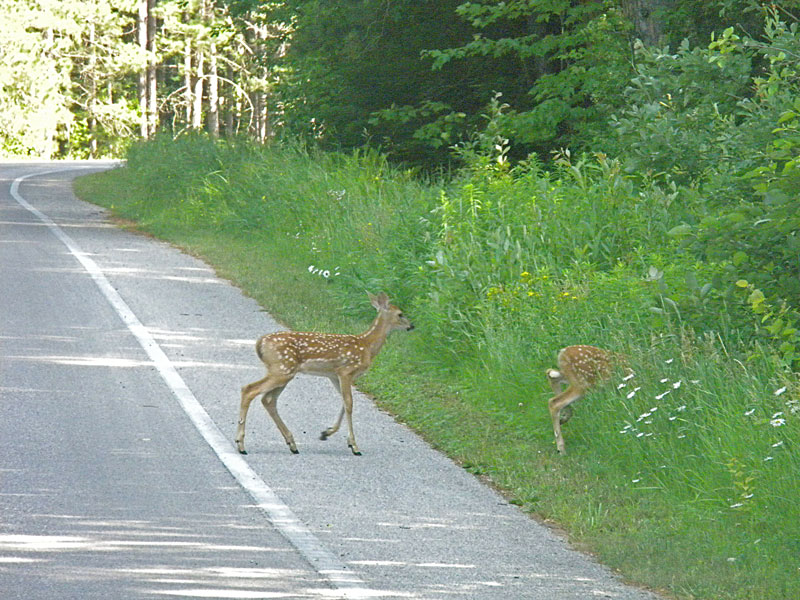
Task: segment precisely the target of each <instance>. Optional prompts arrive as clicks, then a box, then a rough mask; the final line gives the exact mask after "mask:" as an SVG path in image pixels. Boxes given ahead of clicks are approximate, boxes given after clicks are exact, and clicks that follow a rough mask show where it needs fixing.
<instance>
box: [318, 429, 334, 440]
mask: <svg viewBox="0 0 800 600" xmlns="http://www.w3.org/2000/svg"><path fill="white" fill-rule="evenodd" d="M330 435H331V434H330V433H328V430H327V429H326V430H325V431H323V432H322V433H320V434H319V439H321V440H322V441H323V442H324V441H325V440H327V439H328V438H329V437H330Z"/></svg>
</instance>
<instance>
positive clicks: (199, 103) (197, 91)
mask: <svg viewBox="0 0 800 600" xmlns="http://www.w3.org/2000/svg"><path fill="white" fill-rule="evenodd" d="M203 63H204V58H203V53H202V51H201V50H200V49H199V48H198V49H197V72H196V73H195V77H196V78H197V79H195V82H194V107H193V108H192V127H194V128H195V129H202V128H203V68H204V64H203Z"/></svg>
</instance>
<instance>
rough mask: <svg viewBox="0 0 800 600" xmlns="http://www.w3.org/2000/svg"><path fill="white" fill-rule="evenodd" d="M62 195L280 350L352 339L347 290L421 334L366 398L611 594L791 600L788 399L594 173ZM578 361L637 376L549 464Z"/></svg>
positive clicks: (368, 166) (796, 444)
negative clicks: (291, 340)
mask: <svg viewBox="0 0 800 600" xmlns="http://www.w3.org/2000/svg"><path fill="white" fill-rule="evenodd" d="M76 188H77V191H78V193H79V195H80V196H81V197H82V198H85V199H87V200H90V201H92V202H96V203H98V204H101V205H104V206H107V207H110V208H111V209H112V210H113V212H114V213H115V214H116V215H118V216H119V217H121V218H124V219H129V220H132V221H134V222H135V223H136V227H137V228H139V229H141V230H143V231H147V232H150V233H152V234H154V235H156V236H158V237H161V238H164V239H167V240H169V241H171V242H173V243H175V244H177V245H179V246H181V247H184V248H186V249H188V250H189V251H191V252H193V253H196V254H198V255H200V256H203V257H205V258H206V259H207V260H208V261H209V262H210V263H211V264H213V265H215V267H216V268H217V269H218V271H219V273H220V274H221V275H223V276H224V277H227V278H229V279H231V280H232V281H234V282H235V283H236V284H237V285H239V286H240V287H241V288H243V289H244V290H246V292H247V293H248V294H250V295H252V296H253V297H254V298H256V299H257V300H258V301H259V302H260V303H261V304H262V306H264V307H265V308H266V309H268V310H269V311H270V312H271V313H272V314H274V315H275V316H276V317H277V318H278V319H280V320H282V321H283V322H285V323H286V324H287V325H288V326H290V327H292V328H294V329H312V330H320V331H351V332H358V331H361V330H362V329H363V328H364V327H365V326H366V324H367V323H368V322H369V320H370V319H371V318H372V314H373V313H372V308H371V307H370V306H369V304H368V302H367V299H366V296H365V294H364V291H365V290H371V291H378V290H385V291H387V292H388V293H389V294H390V296H392V298H393V300H394V301H395V302H396V303H397V304H398V305H400V306H401V307H403V309H404V310H405V312H406V313H408V314H409V315H410V316H411V317H412V319H413V320H414V322H415V325H416V326H417V328H416V330H415V332H414V333H413V334H410V335H403V336H400V335H397V336H394V337H393V338H392V339H391V340H390V342H389V343H388V344H387V346H386V348H385V349H384V351H383V353H382V354H381V356H380V357H379V359H378V361H377V363H376V365H375V367H374V368H373V370H372V371H371V372H370V373H368V374H367V375H366V376H365V377H364V378H363V380H362V382H361V387H362V389H365V390H366V391H369V392H371V393H374V394H375V395H376V398H377V401H378V402H379V403H380V404H381V405H382V406H384V407H386V408H387V409H389V410H391V411H392V412H394V413H395V414H396V415H397V416H398V418H399V419H401V420H403V421H405V422H407V423H409V424H410V425H411V426H412V427H414V428H415V429H416V430H418V431H419V432H421V433H422V434H423V435H424V436H425V437H426V438H427V439H428V440H429V441H430V442H431V443H432V444H434V445H435V446H437V447H439V448H441V449H442V450H444V451H445V452H447V453H448V454H449V455H451V456H453V457H454V458H455V459H457V460H458V461H460V462H461V464H463V465H464V467H465V468H467V469H469V470H470V471H472V472H474V473H476V474H482V475H485V476H488V477H489V478H491V480H492V481H493V482H494V483H495V484H496V485H498V486H500V487H501V488H502V489H504V490H506V493H507V494H508V496H509V497H510V498H511V499H512V501H514V502H516V503H518V504H520V505H522V506H523V507H524V508H525V509H526V510H529V511H532V512H534V513H535V514H537V515H539V516H540V517H543V518H545V519H548V520H552V521H554V522H557V523H558V524H559V525H560V526H561V527H563V528H564V529H565V530H566V532H567V533H568V535H569V537H570V539H571V540H573V541H574V542H575V543H577V544H578V545H580V546H582V547H585V548H588V549H591V550H592V551H593V552H595V553H596V554H597V555H598V556H599V558H600V559H601V560H602V561H603V562H605V563H606V564H609V565H611V566H613V567H614V568H617V569H619V570H620V571H621V572H622V573H623V574H624V575H625V576H626V577H627V578H628V579H629V580H632V581H635V582H639V583H642V584H645V585H648V586H651V587H653V588H659V589H664V590H668V592H669V593H670V594H671V595H673V596H675V597H678V598H703V599H708V600H712V599H713V600H721V599H769V600H778V599H783V598H786V599H789V598H792V599H794V598H800V502H798V501H797V498H798V488H800V479H798V473H800V411H798V410H797V407H798V395H797V392H798V390H797V387H796V384H794V383H792V381H790V380H789V379H786V378H785V377H786V376H785V375H784V374H782V373H781V372H780V371H779V370H777V369H776V368H775V367H774V365H773V362H772V361H771V359H770V353H769V352H768V351H762V352H755V353H754V352H753V346H752V345H751V344H747V343H745V342H746V341H747V339H748V336H749V333H748V332H749V329H748V327H749V324H752V321H753V317H752V315H751V314H748V312H747V310H746V308H745V307H743V305H742V303H741V302H740V297H739V296H736V293H735V291H734V292H732V293H731V294H723V293H722V292H719V293H718V292H713V293H709V291H708V289H705V290H704V289H703V287H702V286H701V285H700V284H698V283H696V280H699V281H700V283H701V284H702V282H703V281H704V279H705V278H706V277H707V276H709V277H710V275H709V273H710V272H711V270H712V269H713V265H705V264H700V263H697V264H696V263H695V262H694V261H693V259H691V258H690V257H688V256H687V255H686V254H684V253H680V252H678V251H677V250H676V249H675V245H674V244H673V241H672V240H671V239H670V238H669V236H668V235H667V232H668V231H669V230H670V229H671V228H672V227H674V226H675V225H678V224H679V223H681V222H683V221H685V220H688V219H691V217H692V215H691V214H689V213H691V211H692V210H694V209H695V207H692V206H691V204H690V203H687V202H676V201H674V200H675V199H674V197H672V196H670V195H669V194H666V193H664V192H663V191H661V190H659V189H658V188H657V187H655V186H647V185H645V184H642V183H635V182H633V181H631V180H630V179H628V178H626V177H625V176H623V174H621V173H620V171H619V169H618V167H617V165H616V164H615V163H614V162H613V161H609V160H607V159H603V158H601V159H599V160H597V161H587V162H577V163H573V164H566V163H565V164H563V165H562V166H561V167H559V168H558V169H557V170H556V171H554V172H549V173H548V172H544V171H542V170H541V169H540V168H539V167H537V166H536V165H524V166H520V167H517V168H516V169H514V170H513V171H511V172H509V171H508V170H507V169H506V168H504V167H501V166H500V167H499V166H497V164H496V163H491V162H490V161H488V160H487V161H484V162H482V163H481V162H480V161H477V162H476V164H475V165H474V166H473V168H472V169H471V170H470V171H469V172H467V173H465V174H463V175H460V176H458V177H456V178H453V179H450V180H446V181H437V180H422V179H420V178H418V177H415V176H414V175H413V174H411V173H408V172H402V171H400V170H397V169H395V168H392V167H390V166H388V165H387V164H386V163H385V162H384V160H383V159H382V158H381V157H380V156H378V155H375V154H362V155H358V156H343V155H336V154H316V153H308V152H305V151H302V150H297V149H292V148H273V149H257V148H253V147H251V146H248V145H224V144H218V145H214V144H212V143H211V142H208V141H206V140H202V139H186V138H184V139H181V140H179V141H177V142H171V141H169V140H166V139H160V140H157V141H155V142H151V143H149V144H145V145H140V146H136V147H134V148H133V149H132V151H131V153H130V156H129V164H128V167H127V168H124V169H118V170H114V171H111V172H108V173H102V174H98V175H92V176H89V177H86V178H83V179H80V180H79V181H78V182H77V183H76ZM325 272H328V275H329V276H328V277H327V278H326V277H325V276H324V275H325ZM661 273H663V276H659V275H660V274H661ZM687 275H688V277H687ZM665 298H668V299H667V300H665ZM256 333H257V332H254V335H256ZM573 343H592V344H596V345H600V346H604V347H608V348H611V349H614V350H617V351H621V352H624V353H625V354H627V355H628V356H629V357H630V361H631V366H632V367H633V368H634V369H635V371H636V374H637V375H636V378H635V379H634V380H633V381H630V382H628V384H627V387H624V388H620V389H618V387H617V386H618V384H619V379H616V380H615V381H613V382H611V383H610V384H608V385H607V386H606V387H604V388H603V389H602V390H598V391H597V392H596V393H594V394H593V395H592V396H590V397H589V398H587V399H586V400H584V401H582V402H581V403H580V406H578V407H577V410H576V416H575V417H574V418H573V419H572V420H571V421H570V422H569V423H568V424H567V425H566V426H565V437H566V442H567V449H568V451H569V452H570V454H569V455H568V456H566V457H559V456H558V455H557V454H556V453H555V450H554V445H553V442H552V431H551V427H550V424H549V415H548V413H547V409H546V400H547V398H548V397H549V387H548V386H547V384H546V381H545V378H544V370H545V368H546V367H550V366H554V361H555V354H556V352H557V350H558V349H559V348H561V347H563V346H565V345H568V344H573ZM787 386H788V389H786V390H785V391H783V392H781V390H782V389H783V388H785V387H787ZM232 410H233V407H232ZM276 435H277V432H276ZM376 451H379V450H376Z"/></svg>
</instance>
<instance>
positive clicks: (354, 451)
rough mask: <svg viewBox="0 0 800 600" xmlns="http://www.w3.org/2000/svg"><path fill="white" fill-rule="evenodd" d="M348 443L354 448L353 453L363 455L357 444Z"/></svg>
mask: <svg viewBox="0 0 800 600" xmlns="http://www.w3.org/2000/svg"><path fill="white" fill-rule="evenodd" d="M347 445H348V446H349V447H350V450H352V452H353V454H355V455H356V456H361V450H359V449H358V446H356V445H355V444H347Z"/></svg>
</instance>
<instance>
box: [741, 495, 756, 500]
mask: <svg viewBox="0 0 800 600" xmlns="http://www.w3.org/2000/svg"><path fill="white" fill-rule="evenodd" d="M753 496H755V494H747V495H746V496H742V498H744V499H745V500H750V498H752V497H753Z"/></svg>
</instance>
